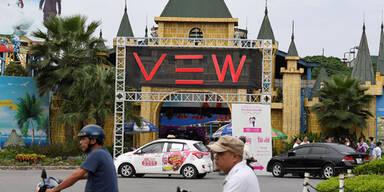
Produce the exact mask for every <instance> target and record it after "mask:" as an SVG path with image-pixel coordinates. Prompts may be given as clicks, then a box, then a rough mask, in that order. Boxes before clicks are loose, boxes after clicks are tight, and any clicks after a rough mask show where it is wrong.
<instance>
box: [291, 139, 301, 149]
mask: <svg viewBox="0 0 384 192" xmlns="http://www.w3.org/2000/svg"><path fill="white" fill-rule="evenodd" d="M300 143H301V140H300V138H298V137H296V138H295V144H293V147H292V148H295V147H297V146H300Z"/></svg>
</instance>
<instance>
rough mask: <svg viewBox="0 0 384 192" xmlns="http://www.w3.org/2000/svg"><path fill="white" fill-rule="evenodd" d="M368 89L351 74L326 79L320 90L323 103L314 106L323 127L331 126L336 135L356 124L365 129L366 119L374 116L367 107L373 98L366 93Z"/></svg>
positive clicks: (313, 108)
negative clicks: (350, 75) (352, 77)
mask: <svg viewBox="0 0 384 192" xmlns="http://www.w3.org/2000/svg"><path fill="white" fill-rule="evenodd" d="M366 90H368V88H365V87H362V86H360V81H358V80H356V79H351V78H350V77H349V76H347V77H338V76H334V77H333V78H332V79H331V80H329V81H325V87H324V88H322V89H320V91H319V93H320V98H321V103H318V104H316V105H314V106H313V107H312V110H313V111H315V112H316V114H317V118H318V120H319V121H320V125H321V127H323V128H330V130H331V131H332V134H334V135H335V136H340V135H342V134H343V133H348V132H349V130H350V129H351V128H354V127H355V126H358V127H361V128H362V129H364V128H365V127H366V121H365V120H366V119H367V118H368V116H372V114H371V113H370V112H369V111H368V110H366V109H368V107H369V102H370V100H371V99H372V98H373V96H371V95H366V94H364V93H365V91H366Z"/></svg>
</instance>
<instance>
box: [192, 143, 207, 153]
mask: <svg viewBox="0 0 384 192" xmlns="http://www.w3.org/2000/svg"><path fill="white" fill-rule="evenodd" d="M193 146H195V147H196V149H197V150H199V151H201V152H208V149H207V148H206V147H205V145H204V144H203V143H202V142H198V143H195V144H193Z"/></svg>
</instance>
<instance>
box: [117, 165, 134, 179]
mask: <svg viewBox="0 0 384 192" xmlns="http://www.w3.org/2000/svg"><path fill="white" fill-rule="evenodd" d="M119 173H120V174H121V176H123V177H132V176H133V175H134V174H135V168H133V166H132V165H131V164H129V163H123V164H121V165H120V166H119Z"/></svg>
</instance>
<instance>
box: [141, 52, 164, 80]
mask: <svg viewBox="0 0 384 192" xmlns="http://www.w3.org/2000/svg"><path fill="white" fill-rule="evenodd" d="M133 56H135V59H136V61H137V64H138V65H139V67H140V70H141V73H143V75H144V78H145V80H147V81H150V80H152V77H153V76H154V75H155V73H156V71H157V69H158V68H159V67H160V65H161V63H163V61H164V58H165V56H167V54H162V55H161V57H160V59H159V61H158V62H157V63H156V65H155V67H154V68H153V69H152V71H151V73H150V74H149V76H148V73H147V71H146V70H145V68H144V66H143V64H142V63H141V60H140V58H139V56H138V55H137V53H136V52H134V53H133Z"/></svg>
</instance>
